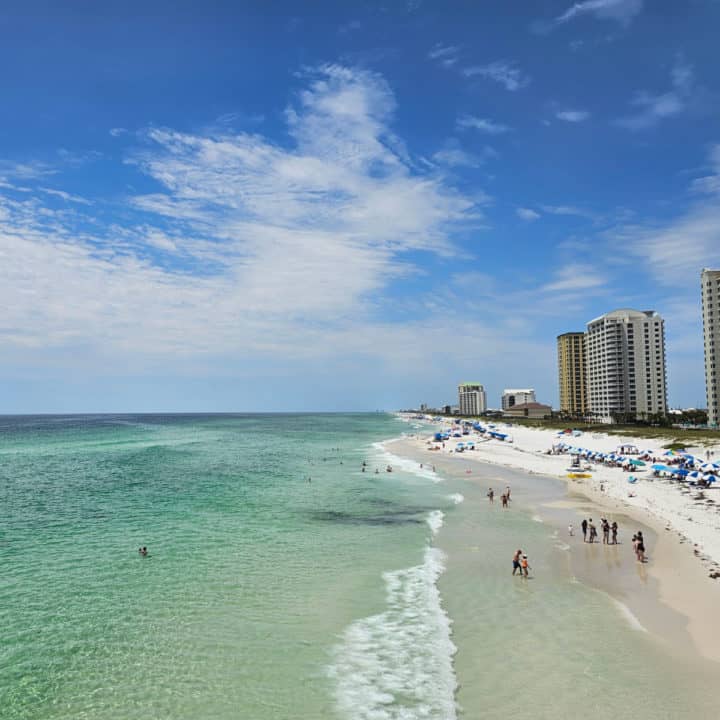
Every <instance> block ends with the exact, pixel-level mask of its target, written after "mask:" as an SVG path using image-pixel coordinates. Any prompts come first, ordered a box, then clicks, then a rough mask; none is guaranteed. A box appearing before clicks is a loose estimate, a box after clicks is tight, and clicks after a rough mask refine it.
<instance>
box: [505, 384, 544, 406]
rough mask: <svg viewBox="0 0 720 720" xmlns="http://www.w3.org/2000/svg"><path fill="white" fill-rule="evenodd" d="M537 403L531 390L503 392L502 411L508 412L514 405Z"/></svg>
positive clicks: (533, 391)
mask: <svg viewBox="0 0 720 720" xmlns="http://www.w3.org/2000/svg"><path fill="white" fill-rule="evenodd" d="M534 402H537V400H535V390H534V389H533V388H522V389H520V390H513V389H509V390H503V394H502V409H503V410H509V409H510V408H511V407H515V405H527V404H528V403H534Z"/></svg>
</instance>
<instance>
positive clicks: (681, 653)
mask: <svg viewBox="0 0 720 720" xmlns="http://www.w3.org/2000/svg"><path fill="white" fill-rule="evenodd" d="M387 447H388V450H389V451H390V452H392V453H394V454H396V455H400V456H403V457H408V458H411V459H413V460H415V461H417V462H421V463H426V464H432V465H435V466H436V467H437V470H438V472H440V473H442V474H443V475H447V476H451V477H455V478H463V479H464V480H467V481H474V482H477V483H481V484H482V485H483V488H484V486H492V487H493V488H494V490H495V502H496V504H497V505H498V508H499V506H500V494H501V493H502V492H503V490H504V488H505V487H506V485H510V486H511V488H512V491H513V494H512V502H511V506H512V507H513V508H517V509H523V510H525V511H529V512H530V513H531V514H532V516H533V519H535V520H537V521H538V522H543V523H546V524H547V525H548V526H549V527H551V528H553V530H554V532H555V533H556V535H557V543H558V548H559V549H560V548H561V549H562V550H563V551H564V552H560V551H558V552H557V553H556V554H555V555H554V556H553V562H556V563H558V564H559V565H561V564H563V563H564V564H565V565H566V568H565V569H566V572H568V573H569V574H570V575H571V577H574V578H576V579H577V581H579V582H582V583H583V584H585V585H586V586H588V587H591V588H594V589H595V590H597V591H598V592H603V593H606V594H607V595H609V596H610V597H611V598H613V600H614V601H615V602H616V603H617V604H618V610H619V612H621V613H622V614H624V615H625V616H626V620H627V621H628V622H629V623H630V625H631V626H633V627H635V629H637V630H638V631H643V632H647V633H649V634H650V635H651V636H652V637H653V639H655V640H656V641H657V642H658V643H659V644H660V645H662V646H663V647H664V649H665V650H666V651H667V652H668V653H669V654H670V655H673V656H675V657H678V658H682V659H683V660H684V661H685V662H690V663H694V662H699V663H705V664H706V663H707V661H713V664H714V663H715V662H717V663H720V619H719V618H718V612H720V582H716V581H712V580H709V579H708V578H707V575H706V572H705V569H704V568H703V566H702V565H701V564H700V563H699V562H697V559H696V558H695V557H694V553H693V549H692V546H691V545H690V544H689V543H687V542H682V539H681V538H679V537H678V535H677V533H673V532H670V531H667V530H665V528H664V527H662V526H660V527H658V526H654V527H651V526H650V525H649V524H648V523H647V522H646V521H645V518H641V517H638V514H637V513H635V512H633V510H632V508H628V507H625V506H624V504H623V503H622V502H621V501H617V500H613V499H609V498H607V497H605V496H604V494H603V493H600V492H598V491H593V489H592V488H591V487H584V486H583V485H580V484H577V483H572V484H567V483H565V482H563V481H561V480H558V479H557V478H550V477H547V476H538V475H533V474H531V473H527V472H523V471H517V470H512V469H509V468H506V467H501V466H497V465H493V464H490V463H487V462H483V461H479V460H476V459H474V458H472V454H471V453H464V454H463V455H459V454H458V455H452V454H449V453H439V452H431V451H429V450H427V449H426V448H425V447H423V446H422V444H420V443H419V441H417V440H414V439H405V440H399V441H395V442H392V443H391V444H388V446H387ZM540 479H542V482H538V480H540ZM511 511H512V510H510V511H509V512H511ZM583 517H586V518H594V520H595V525H596V527H597V528H598V533H599V536H598V540H600V542H596V543H594V544H590V543H584V542H583V539H582V530H581V528H580V522H581V520H582V518H583ZM601 517H607V518H608V520H609V521H610V522H612V521H613V520H614V521H616V522H617V523H618V525H619V528H620V530H619V533H618V540H619V543H620V544H618V545H616V546H614V545H603V544H602V532H601V529H600V518H601ZM570 522H572V524H573V525H574V528H575V535H574V537H570V536H569V534H568V529H567V528H568V523H570ZM637 530H641V531H642V532H643V535H644V537H645V545H646V550H647V552H646V554H647V556H648V562H646V563H638V562H637V560H636V558H635V555H634V552H633V548H632V542H631V539H632V535H633V534H634V533H635V532H636V531H637ZM717 671H718V672H720V665H719V666H718V668H717Z"/></svg>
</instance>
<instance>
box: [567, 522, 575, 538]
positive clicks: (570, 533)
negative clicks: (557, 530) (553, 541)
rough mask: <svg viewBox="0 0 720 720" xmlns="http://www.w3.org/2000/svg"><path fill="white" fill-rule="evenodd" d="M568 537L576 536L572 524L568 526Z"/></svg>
mask: <svg viewBox="0 0 720 720" xmlns="http://www.w3.org/2000/svg"><path fill="white" fill-rule="evenodd" d="M568 535H570V537H572V536H573V535H574V532H573V525H572V523H570V524H569V525H568Z"/></svg>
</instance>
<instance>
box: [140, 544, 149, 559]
mask: <svg viewBox="0 0 720 720" xmlns="http://www.w3.org/2000/svg"><path fill="white" fill-rule="evenodd" d="M138 552H139V553H140V555H142V557H147V554H148V549H147V548H146V547H145V546H144V545H143V547H141V548H138Z"/></svg>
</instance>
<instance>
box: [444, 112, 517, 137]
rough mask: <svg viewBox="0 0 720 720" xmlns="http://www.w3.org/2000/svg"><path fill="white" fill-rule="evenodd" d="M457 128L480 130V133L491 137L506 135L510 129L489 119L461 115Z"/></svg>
mask: <svg viewBox="0 0 720 720" xmlns="http://www.w3.org/2000/svg"><path fill="white" fill-rule="evenodd" d="M457 126H458V127H459V128H464V129H468V128H469V129H472V130H479V131H480V132H484V133H488V134H490V135H501V134H502V133H506V132H507V131H508V130H510V128H509V127H508V126H507V125H503V124H502V123H496V122H494V121H493V120H488V119H487V118H481V117H477V116H475V115H461V116H460V117H459V118H458V121H457Z"/></svg>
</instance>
